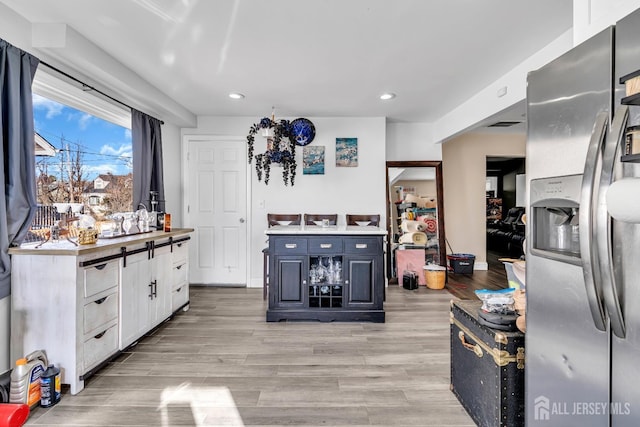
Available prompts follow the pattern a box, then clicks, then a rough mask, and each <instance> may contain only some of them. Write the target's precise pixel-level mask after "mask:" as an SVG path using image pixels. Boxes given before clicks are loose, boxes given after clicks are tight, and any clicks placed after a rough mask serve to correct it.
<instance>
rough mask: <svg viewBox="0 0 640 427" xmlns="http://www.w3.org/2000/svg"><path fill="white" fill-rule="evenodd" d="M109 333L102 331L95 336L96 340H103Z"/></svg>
mask: <svg viewBox="0 0 640 427" xmlns="http://www.w3.org/2000/svg"><path fill="white" fill-rule="evenodd" d="M106 333H107V331H102V332H100V333H99V334H98V335H96V336H94V338H95V339H97V340H99V339H100V338H102V337H103V336H104V334H106Z"/></svg>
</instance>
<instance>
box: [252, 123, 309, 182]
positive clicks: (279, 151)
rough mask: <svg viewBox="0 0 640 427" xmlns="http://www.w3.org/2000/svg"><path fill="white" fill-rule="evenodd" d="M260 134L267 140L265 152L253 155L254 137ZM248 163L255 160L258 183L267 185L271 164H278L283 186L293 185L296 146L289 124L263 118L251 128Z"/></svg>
mask: <svg viewBox="0 0 640 427" xmlns="http://www.w3.org/2000/svg"><path fill="white" fill-rule="evenodd" d="M258 132H260V133H261V134H262V135H263V136H264V137H266V138H267V150H266V151H265V152H264V153H261V154H256V155H254V154H253V151H254V142H255V135H256V134H257V133H258ZM247 144H248V146H249V147H248V157H249V163H251V161H252V160H253V159H254V158H255V161H256V174H257V176H258V181H262V179H263V177H264V183H265V184H266V185H268V184H269V175H270V172H271V164H272V163H278V164H280V165H281V166H282V179H283V180H284V185H288V184H289V183H291V185H292V186H293V185H294V181H295V176H296V168H297V164H296V144H295V139H294V138H293V137H292V128H291V122H289V121H288V120H280V121H279V122H276V121H275V120H274V119H273V118H269V117H263V118H262V119H261V120H260V122H258V123H255V124H253V125H252V126H251V129H250V130H249V134H248V135H247Z"/></svg>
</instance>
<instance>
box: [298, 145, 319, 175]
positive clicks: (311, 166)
mask: <svg viewBox="0 0 640 427" xmlns="http://www.w3.org/2000/svg"><path fill="white" fill-rule="evenodd" d="M302 174H303V175H324V146H321V145H313V146H307V145H305V146H304V147H303V148H302Z"/></svg>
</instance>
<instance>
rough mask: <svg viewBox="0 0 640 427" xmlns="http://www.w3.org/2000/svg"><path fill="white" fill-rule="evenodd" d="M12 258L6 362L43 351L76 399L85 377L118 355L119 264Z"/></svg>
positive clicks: (43, 257) (51, 257)
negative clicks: (9, 334)
mask: <svg viewBox="0 0 640 427" xmlns="http://www.w3.org/2000/svg"><path fill="white" fill-rule="evenodd" d="M79 260H80V262H84V261H90V258H86V257H80V258H78V257H75V256H56V255H23V256H17V255H15V254H14V255H12V276H11V281H12V288H11V304H12V307H11V358H12V359H13V360H16V359H18V358H20V357H24V355H26V354H28V353H30V352H32V351H34V350H45V352H46V353H47V356H48V358H49V362H50V363H53V364H55V365H56V366H60V367H63V369H62V370H61V377H62V378H61V380H62V382H63V383H65V384H69V385H70V386H71V393H72V394H75V393H77V392H79V391H80V390H82V388H83V387H84V375H85V374H87V373H88V372H90V371H91V369H93V368H94V367H96V366H97V365H98V364H100V363H101V362H102V361H104V360H106V359H107V358H109V357H110V356H112V355H114V354H116V353H117V352H118V321H119V317H118V299H119V298H118V296H119V284H120V283H119V275H120V272H119V271H120V268H119V262H118V261H117V260H115V261H107V262H101V263H99V264H95V265H90V266H87V267H82V266H80V263H79Z"/></svg>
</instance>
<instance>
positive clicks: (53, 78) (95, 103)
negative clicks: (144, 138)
mask: <svg viewBox="0 0 640 427" xmlns="http://www.w3.org/2000/svg"><path fill="white" fill-rule="evenodd" d="M64 79H65V78H64V77H60V76H59V74H58V73H55V72H54V71H51V70H49V69H48V68H46V67H43V66H41V67H39V68H38V70H37V71H36V75H35V78H34V79H33V86H32V90H33V93H35V94H37V95H40V96H44V97H45V98H48V99H51V100H52V101H56V102H59V103H61V104H64V105H68V106H69V107H73V108H75V109H77V110H80V111H84V112H87V113H89V114H91V115H93V116H96V117H99V118H101V119H103V120H106V121H108V122H111V123H114V124H117V125H119V126H122V127H124V128H127V129H131V110H129V109H128V108H126V107H124V106H123V105H120V104H117V103H116V102H114V101H111V100H107V99H106V98H104V97H101V96H100V95H99V94H96V93H94V92H93V91H91V90H88V91H84V90H82V87H81V86H80V84H79V83H77V82H73V83H69V81H65V80H64Z"/></svg>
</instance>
